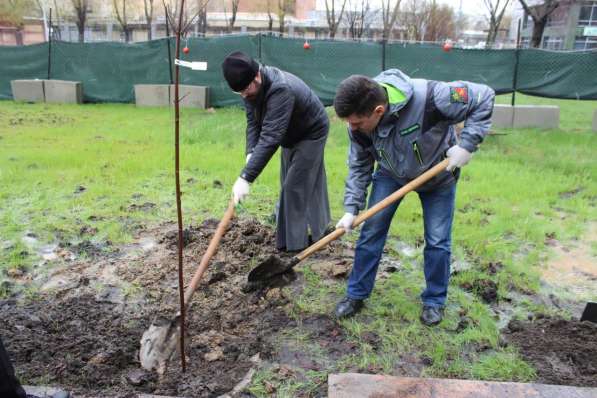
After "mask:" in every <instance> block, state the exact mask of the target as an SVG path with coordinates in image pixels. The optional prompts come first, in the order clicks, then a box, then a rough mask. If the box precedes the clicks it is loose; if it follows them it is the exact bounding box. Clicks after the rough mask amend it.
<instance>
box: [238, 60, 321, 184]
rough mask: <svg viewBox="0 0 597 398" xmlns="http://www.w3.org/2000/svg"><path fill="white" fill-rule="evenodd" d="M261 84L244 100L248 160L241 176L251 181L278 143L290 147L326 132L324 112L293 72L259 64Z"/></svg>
mask: <svg viewBox="0 0 597 398" xmlns="http://www.w3.org/2000/svg"><path fill="white" fill-rule="evenodd" d="M259 71H260V72H261V79H262V83H261V84H262V87H261V92H260V94H259V97H258V98H257V99H256V100H255V101H248V100H245V101H244V104H245V110H246V114H247V144H246V153H247V154H249V153H251V154H252V156H251V159H250V160H249V163H247V165H246V166H245V168H244V169H243V171H242V173H241V177H242V178H244V179H245V180H247V181H249V182H253V181H254V180H255V179H256V178H257V176H258V175H259V174H260V173H261V171H262V170H263V169H264V168H265V166H266V165H267V162H269V160H270V159H271V157H272V156H273V155H274V153H275V152H276V150H277V149H278V147H279V146H282V147H284V148H292V147H293V146H294V145H295V144H296V143H298V142H299V141H303V140H317V139H319V138H321V137H324V136H325V135H327V133H328V130H329V120H328V115H327V113H326V112H325V108H324V107H323V104H322V103H321V101H320V100H319V98H318V97H317V96H316V95H315V93H313V91H312V90H311V89H310V88H309V87H308V86H307V85H306V84H305V83H304V82H303V81H302V80H301V79H299V78H298V77H296V76H295V75H293V74H291V73H288V72H285V71H282V70H280V69H278V68H275V67H271V66H261V68H260V69H259Z"/></svg>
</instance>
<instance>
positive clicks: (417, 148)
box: [344, 69, 495, 214]
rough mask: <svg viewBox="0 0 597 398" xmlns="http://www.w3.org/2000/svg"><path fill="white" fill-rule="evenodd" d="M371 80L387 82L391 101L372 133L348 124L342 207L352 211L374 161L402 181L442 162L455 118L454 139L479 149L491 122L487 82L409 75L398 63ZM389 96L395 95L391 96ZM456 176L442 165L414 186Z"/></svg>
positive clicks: (361, 201) (361, 204) (361, 199)
mask: <svg viewBox="0 0 597 398" xmlns="http://www.w3.org/2000/svg"><path fill="white" fill-rule="evenodd" d="M374 80H375V81H377V82H379V83H380V84H382V86H384V87H385V88H386V90H387V92H388V96H389V102H390V103H389V105H388V107H387V109H386V112H385V114H384V116H383V117H382V119H381V120H380V122H379V124H378V126H377V128H376V129H375V131H374V132H373V133H371V134H365V133H362V132H359V131H351V130H350V128H349V129H348V134H349V137H350V152H349V156H348V167H349V173H348V178H347V180H346V189H345V195H344V209H345V211H346V212H348V213H352V214H358V212H359V211H360V210H362V209H364V208H365V200H366V197H367V187H368V186H369V184H370V183H371V179H372V174H373V169H374V165H375V162H377V163H378V165H379V167H380V168H382V169H384V171H386V172H387V173H389V174H390V175H392V176H394V178H395V179H396V180H397V181H399V182H401V183H403V184H406V183H408V182H409V181H411V180H413V179H414V178H416V177H418V176H419V175H421V174H422V173H423V172H425V171H426V170H428V169H429V168H431V167H433V166H434V165H436V164H437V163H439V162H441V161H442V160H443V159H444V158H445V153H446V151H447V150H448V148H450V147H451V146H452V145H455V144H456V142H457V140H456V134H455V132H454V127H453V126H452V125H453V124H456V123H459V122H461V121H464V129H463V130H462V133H461V135H460V142H459V143H458V144H459V145H460V146H461V147H463V148H464V149H466V150H467V151H469V152H474V151H476V150H477V146H478V144H479V143H481V142H482V141H483V138H484V137H485V135H486V134H487V132H488V130H489V128H490V126H491V114H492V111H493V101H494V97H495V93H494V91H493V90H492V89H491V88H490V87H488V86H486V85H483V84H475V83H470V82H465V81H456V82H450V83H446V82H439V81H432V80H424V79H411V78H409V77H408V76H406V75H405V74H404V73H402V72H401V71H399V70H398V69H390V70H387V71H384V72H382V73H381V74H380V75H378V76H377V77H375V78H374ZM396 93H398V95H392V94H396ZM393 97H394V100H396V98H398V100H396V102H392V100H393ZM457 177H458V171H457V172H456V173H451V172H448V171H444V172H442V173H441V174H439V175H438V176H436V177H434V178H433V179H431V180H430V181H428V182H427V183H425V184H424V185H423V186H422V187H421V188H420V189H419V190H418V191H420V192H424V191H429V190H433V189H435V188H437V187H439V186H443V185H449V184H453V183H455V182H456V179H457Z"/></svg>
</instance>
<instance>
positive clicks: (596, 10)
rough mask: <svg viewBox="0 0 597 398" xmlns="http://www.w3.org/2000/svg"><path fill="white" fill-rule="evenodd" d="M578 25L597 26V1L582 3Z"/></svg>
mask: <svg viewBox="0 0 597 398" xmlns="http://www.w3.org/2000/svg"><path fill="white" fill-rule="evenodd" d="M578 26H597V2H595V1H592V2H587V3H584V4H583V5H581V7H580V13H579V15H578Z"/></svg>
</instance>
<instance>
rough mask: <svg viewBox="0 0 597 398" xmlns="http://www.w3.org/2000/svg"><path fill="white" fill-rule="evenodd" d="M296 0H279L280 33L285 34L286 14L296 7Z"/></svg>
mask: <svg viewBox="0 0 597 398" xmlns="http://www.w3.org/2000/svg"><path fill="white" fill-rule="evenodd" d="M294 4H295V0H278V23H279V24H280V26H279V31H280V35H283V34H284V30H285V29H286V15H287V14H290V13H291V12H292V10H293V8H294Z"/></svg>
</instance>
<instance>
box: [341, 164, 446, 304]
mask: <svg viewBox="0 0 597 398" xmlns="http://www.w3.org/2000/svg"><path fill="white" fill-rule="evenodd" d="M400 187H401V184H400V183H399V182H397V181H396V180H395V179H394V178H393V177H392V176H391V175H389V174H387V172H385V171H384V170H383V169H382V170H377V171H376V172H375V174H374V175H373V187H372V189H371V195H370V197H369V207H371V206H373V205H375V204H376V203H378V202H379V201H381V200H382V199H384V198H386V197H387V196H389V195H390V194H392V193H393V192H394V191H396V190H398V189H400ZM455 196H456V184H451V185H448V186H443V187H439V188H437V189H435V190H433V191H430V192H421V193H419V199H420V200H421V205H422V206H423V220H424V225H425V250H424V252H423V256H424V259H425V268H424V273H425V282H426V285H427V286H426V288H425V290H424V291H423V293H422V294H421V299H422V301H423V304H424V305H429V306H434V307H442V306H444V305H445V303H446V296H447V294H448V281H449V278H450V255H451V243H452V242H451V232H452V220H453V218H454V198H455ZM399 204H400V201H398V202H396V203H393V204H391V205H390V206H388V207H386V208H385V209H383V210H382V211H380V212H379V213H377V214H376V215H374V216H373V217H371V218H370V219H369V220H367V221H365V223H364V225H363V228H362V230H361V234H360V236H359V240H358V241H357V246H356V250H355V256H354V265H353V267H352V272H351V273H350V278H349V279H348V290H347V295H348V297H350V298H353V299H365V298H367V297H369V295H370V294H371V291H372V290H373V285H374V284H375V275H376V274H377V267H378V266H379V260H380V259H381V254H382V251H383V248H384V245H385V243H386V238H387V237H388V230H389V229H390V223H391V222H392V218H393V216H394V213H395V212H396V209H397V208H398V205H399Z"/></svg>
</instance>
